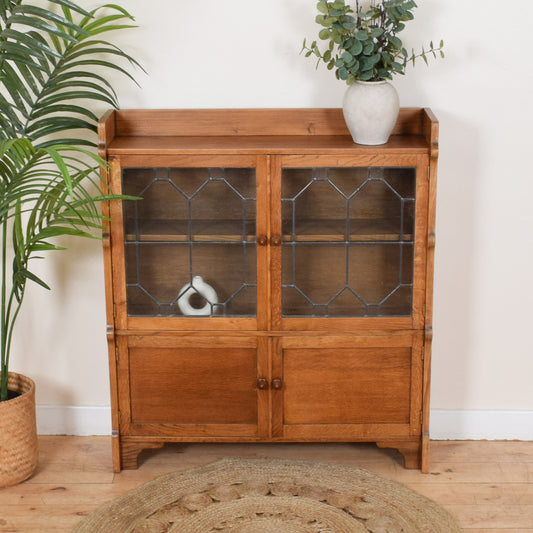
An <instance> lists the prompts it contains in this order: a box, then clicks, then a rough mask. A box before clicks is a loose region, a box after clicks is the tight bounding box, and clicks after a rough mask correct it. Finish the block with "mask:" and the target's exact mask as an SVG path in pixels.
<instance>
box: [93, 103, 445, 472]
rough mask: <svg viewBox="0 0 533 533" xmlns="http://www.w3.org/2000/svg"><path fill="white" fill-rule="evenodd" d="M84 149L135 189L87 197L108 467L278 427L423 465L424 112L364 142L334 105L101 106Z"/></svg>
mask: <svg viewBox="0 0 533 533" xmlns="http://www.w3.org/2000/svg"><path fill="white" fill-rule="evenodd" d="M99 149H100V154H101V155H102V156H103V157H104V158H106V159H107V161H108V162H109V167H108V170H107V171H106V178H107V179H108V180H109V183H110V185H111V187H112V189H113V191H115V192H121V193H123V194H127V195H132V196H138V197H140V198H142V199H140V200H125V201H123V202H114V203H112V204H111V205H110V206H105V209H107V210H108V211H109V213H108V214H109V216H110V220H111V222H110V223H109V228H108V231H105V232H104V252H105V274H106V293H107V320H108V326H107V337H108V342H109V366H110V377H111V400H112V429H113V433H112V435H113V439H112V442H113V464H114V469H115V470H116V471H119V470H120V469H121V468H135V467H136V466H137V461H138V455H139V453H140V452H141V451H142V450H144V449H147V448H156V447H160V446H162V445H164V444H165V443H168V442H250V443H252V442H296V441H298V442H304V441H317V442H318V441H322V442H375V443H377V444H378V446H381V447H390V448H396V449H398V450H399V451H400V452H401V453H402V454H403V456H404V459H405V465H406V466H407V467H409V468H421V469H422V470H423V471H427V470H428V461H429V427H428V423H429V391H430V362H431V337H432V285H433V282H432V279H433V257H434V246H435V231H434V220H435V194H436V175H437V174H436V168H437V156H438V123H437V121H436V119H435V117H434V116H433V114H432V112H431V111H430V110H428V109H418V108H408V109H402V110H401V112H400V117H399V120H398V123H397V125H396V128H395V130H394V132H393V135H392V136H391V139H390V140H389V142H388V143H387V144H385V145H381V146H361V145H357V144H354V143H353V142H352V140H351V138H350V136H349V133H348V131H347V129H346V126H345V124H344V121H343V118H342V112H341V111H340V110H339V109H255V110H251V109H248V110H247V109H239V110H129V111H127V110H126V111H111V112H109V113H107V114H106V115H105V116H104V117H102V119H101V121H100V123H99ZM200 278H201V279H200ZM199 279H200V282H201V284H200V285H198V284H197V282H198V280H199ZM202 284H207V286H208V287H210V292H209V291H207V292H206V291H205V290H203V288H202V287H205V285H202Z"/></svg>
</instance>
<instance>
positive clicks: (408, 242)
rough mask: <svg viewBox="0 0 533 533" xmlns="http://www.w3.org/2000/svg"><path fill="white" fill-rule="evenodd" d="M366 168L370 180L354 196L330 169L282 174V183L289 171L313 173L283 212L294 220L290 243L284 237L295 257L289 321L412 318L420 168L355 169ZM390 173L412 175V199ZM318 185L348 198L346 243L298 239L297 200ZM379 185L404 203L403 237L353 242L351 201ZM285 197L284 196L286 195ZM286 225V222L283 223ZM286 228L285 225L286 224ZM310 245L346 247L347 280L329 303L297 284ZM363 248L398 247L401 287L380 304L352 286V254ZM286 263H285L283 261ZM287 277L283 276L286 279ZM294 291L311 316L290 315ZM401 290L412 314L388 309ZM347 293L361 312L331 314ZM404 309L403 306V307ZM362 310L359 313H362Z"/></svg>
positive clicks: (284, 288) (285, 285)
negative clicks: (301, 254) (301, 253)
mask: <svg viewBox="0 0 533 533" xmlns="http://www.w3.org/2000/svg"><path fill="white" fill-rule="evenodd" d="M362 168H365V169H366V172H367V177H366V179H365V180H364V182H363V183H361V184H360V185H359V186H357V187H356V189H355V190H354V191H353V192H351V193H350V194H346V193H345V192H343V191H342V190H341V188H339V187H338V186H337V185H336V184H335V182H334V181H333V180H332V179H331V178H330V172H331V170H332V167H328V168H323V167H320V168H316V167H314V168H309V169H294V168H290V169H284V170H283V174H282V180H283V179H289V178H285V176H284V175H285V174H286V171H291V170H309V171H311V175H312V177H311V179H310V180H309V182H308V183H306V184H305V185H304V186H303V187H302V188H301V189H300V190H299V191H298V192H297V193H296V194H295V195H294V196H292V197H282V199H281V202H282V213H285V212H286V206H289V210H290V213H291V217H290V218H291V220H290V227H291V234H290V236H289V239H288V240H287V238H286V237H284V239H283V242H282V254H287V253H288V254H290V255H291V256H292V257H291V261H290V262H291V280H290V283H282V316H283V317H285V318H288V317H307V316H312V317H354V318H355V317H395V316H397V317H403V316H407V317H408V316H412V299H413V298H412V295H413V281H412V279H413V276H412V272H413V269H414V253H413V252H414V241H415V238H414V237H415V236H414V229H415V224H414V213H415V201H416V168H415V167H357V168H356V167H354V168H353V170H356V171H360V170H361V169H362ZM343 170H346V168H343ZM388 170H392V171H394V170H405V171H408V172H409V176H408V179H412V181H413V183H412V194H411V195H408V196H402V194H401V193H400V192H399V191H397V190H396V189H395V188H394V187H393V186H392V185H391V183H390V182H389V181H388V180H387V171H388ZM318 182H324V183H327V184H329V185H330V186H331V188H332V189H333V190H335V191H336V192H337V193H338V194H339V195H340V197H342V198H343V199H344V201H345V202H346V214H345V222H346V224H345V234H344V240H343V241H335V242H328V241H318V240H316V241H306V242H300V241H299V240H298V239H297V233H296V231H297V230H296V225H297V210H296V201H297V200H298V198H300V197H301V196H302V194H303V193H304V192H305V191H307V190H308V189H309V188H310V187H311V186H312V185H313V184H314V183H318ZM375 182H379V183H382V184H384V185H385V186H386V187H387V188H388V189H389V190H390V191H391V193H392V194H393V195H394V196H395V197H396V198H397V199H398V201H399V202H400V224H399V226H400V227H399V235H398V238H397V239H394V240H391V241H384V240H364V241H362V242H357V241H356V240H351V239H350V234H351V222H350V202H351V201H352V200H353V199H354V198H356V197H357V195H358V194H359V193H360V192H361V191H362V190H364V188H365V187H366V186H368V184H369V183H375ZM282 196H283V195H282ZM408 208H410V210H411V212H412V213H413V216H412V219H411V220H410V224H411V227H410V228H406V210H407V209H408ZM282 222H283V221H282ZM282 225H283V224H282ZM408 230H410V237H409V238H407V235H408V233H409V231H408ZM306 246H335V247H344V248H345V280H344V285H343V286H342V287H341V288H340V289H339V290H338V291H336V292H335V293H334V294H332V295H331V297H330V298H329V299H328V300H327V301H322V302H315V301H313V300H312V298H310V297H309V295H307V294H306V293H305V291H304V290H302V289H301V288H300V287H299V286H298V281H297V271H296V263H297V259H296V255H297V250H298V249H299V248H300V249H302V247H306ZM361 246H386V247H389V246H390V247H395V248H398V264H397V268H398V280H397V285H396V286H395V287H394V288H393V289H392V290H390V291H389V292H388V293H387V294H386V295H385V296H384V297H383V298H382V299H380V300H379V301H367V300H366V299H365V298H364V297H363V296H362V295H361V294H360V293H359V292H360V291H359V292H358V291H357V290H355V289H354V288H353V287H351V286H350V284H349V278H350V261H349V254H350V251H351V250H357V248H358V247H361ZM406 248H409V251H410V256H411V259H410V272H411V276H410V280H409V281H406V280H405V279H404V276H405V272H404V270H405V268H404V254H405V252H406ZM282 264H283V261H282ZM282 277H283V276H282ZM289 289H290V290H293V291H296V292H297V293H298V294H299V295H300V296H301V298H302V299H303V300H304V301H306V302H307V304H308V306H309V307H310V309H311V312H309V313H291V312H289V311H288V310H287V309H286V307H287V304H286V294H287V292H286V291H287V290H289ZM401 291H404V292H405V291H407V293H408V296H406V297H405V296H404V298H406V299H407V300H406V301H407V303H408V305H405V307H406V308H407V307H408V309H409V310H408V312H405V313H403V312H390V311H387V309H386V304H387V302H389V301H390V300H391V299H392V298H393V297H394V296H395V295H396V294H398V293H400V292H401ZM346 292H348V293H350V294H351V295H352V296H353V298H355V301H356V302H358V303H359V304H360V305H357V306H356V307H357V309H355V306H354V310H353V312H350V313H344V314H339V313H335V312H330V308H331V307H332V305H333V304H334V303H335V301H336V300H337V299H338V298H339V297H341V295H343V294H345V293H346ZM402 307H403V306H402ZM358 309H359V311H358Z"/></svg>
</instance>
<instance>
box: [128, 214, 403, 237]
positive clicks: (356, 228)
mask: <svg viewBox="0 0 533 533" xmlns="http://www.w3.org/2000/svg"><path fill="white" fill-rule="evenodd" d="M285 225H287V226H288V225H289V223H288V222H287V223H286V224H284V226H285ZM405 225H406V226H407V227H412V223H411V222H410V221H407V222H406V223H405ZM254 226H255V224H254V222H247V223H246V225H245V227H244V228H243V225H242V221H240V220H194V221H193V222H192V232H193V235H192V237H191V238H189V222H188V221H187V220H146V219H144V220H143V219H141V220H139V228H142V229H141V230H140V231H139V238H138V242H176V243H187V242H196V243H210V242H227V243H231V242H235V243H241V242H243V241H245V242H249V243H252V242H254V241H255V240H256V235H255V232H254V231H253V230H254ZM399 226H400V221H399V220H390V219H351V220H350V236H349V242H354V243H355V242H384V243H386V242H398V241H400V240H401V235H400V233H399V232H398V228H399ZM132 227H133V223H132V222H131V223H127V224H126V228H127V230H126V235H125V239H126V242H135V241H137V239H136V237H135V233H134V232H132V231H131V229H130V228H132ZM282 240H283V242H285V243H287V242H300V243H313V242H333V243H339V242H346V221H345V220H343V219H339V220H311V219H308V220H301V221H299V223H298V225H297V228H296V235H295V238H294V239H293V236H292V234H291V232H290V231H289V229H288V228H284V231H283V236H282ZM412 240H413V235H412V233H406V234H404V235H403V241H412Z"/></svg>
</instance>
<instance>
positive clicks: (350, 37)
mask: <svg viewBox="0 0 533 533" xmlns="http://www.w3.org/2000/svg"><path fill="white" fill-rule="evenodd" d="M416 7H417V5H416V3H415V2H414V0H377V1H374V2H372V3H371V4H370V7H369V8H368V9H363V7H362V6H361V5H360V4H359V0H355V9H353V8H352V7H351V6H350V5H348V4H346V2H345V0H334V1H326V0H321V1H320V2H318V4H317V9H318V12H319V14H318V15H317V16H316V22H317V23H318V24H320V25H321V26H322V27H323V28H322V30H320V32H319V34H318V36H319V39H321V40H323V41H329V44H328V47H327V48H326V50H325V51H324V52H322V51H321V50H320V48H319V46H318V44H317V41H313V42H312V43H311V45H310V46H308V45H307V40H304V42H303V47H302V51H305V52H306V54H305V55H306V57H309V56H311V55H314V56H316V57H317V58H318V62H317V67H318V65H319V64H320V62H324V63H325V64H326V66H327V68H328V70H333V69H335V75H336V77H337V79H340V80H343V81H345V82H346V83H347V84H348V85H352V84H353V83H354V82H355V81H357V80H360V81H379V80H385V79H392V77H393V75H394V74H404V73H405V67H406V66H407V64H408V63H412V64H413V65H414V64H415V61H416V59H417V58H422V59H423V60H424V61H425V63H426V64H427V63H428V55H432V56H434V57H437V53H438V54H439V55H440V56H441V57H444V52H443V47H444V43H443V41H441V42H440V44H439V46H438V47H437V46H435V45H434V44H433V42H430V44H429V47H428V48H427V50H426V49H425V48H422V51H421V52H419V53H415V51H414V49H412V50H411V52H408V51H407V49H406V48H405V47H404V45H403V43H402V40H401V39H400V38H399V37H398V34H399V33H400V32H401V31H403V30H404V29H405V23H406V22H408V21H410V20H413V18H414V15H413V10H414V8H416Z"/></svg>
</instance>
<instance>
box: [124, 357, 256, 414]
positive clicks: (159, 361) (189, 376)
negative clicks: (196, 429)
mask: <svg viewBox="0 0 533 533" xmlns="http://www.w3.org/2000/svg"><path fill="white" fill-rule="evenodd" d="M256 359H257V355H256V350H253V349H250V348H216V347H213V348H131V349H130V352H129V365H130V394H131V421H132V423H134V424H139V423H167V424H195V423H197V424H215V423H219V424H257V391H256V390H255V385H256V381H257V364H256Z"/></svg>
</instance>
